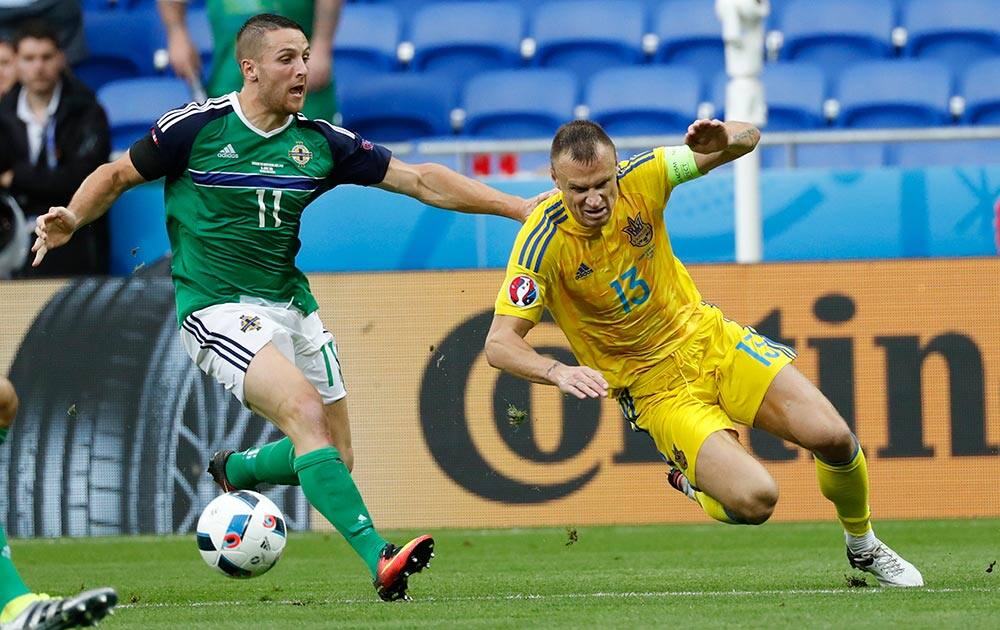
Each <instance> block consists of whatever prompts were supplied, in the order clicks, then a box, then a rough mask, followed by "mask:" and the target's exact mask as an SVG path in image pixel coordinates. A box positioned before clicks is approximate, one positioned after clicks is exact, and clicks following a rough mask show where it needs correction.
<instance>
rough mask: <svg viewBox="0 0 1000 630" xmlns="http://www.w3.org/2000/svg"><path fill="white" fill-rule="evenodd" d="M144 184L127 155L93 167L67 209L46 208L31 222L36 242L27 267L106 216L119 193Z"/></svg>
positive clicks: (34, 264)
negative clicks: (46, 210) (32, 256)
mask: <svg viewBox="0 0 1000 630" xmlns="http://www.w3.org/2000/svg"><path fill="white" fill-rule="evenodd" d="M144 181H146V180H144V179H143V178H142V176H141V175H139V171H137V170H135V166H133V164H132V159H131V158H130V157H129V154H128V153H127V152H126V153H125V155H123V156H121V157H120V158H118V159H117V160H115V161H114V162H111V163H110V164H103V165H101V166H99V167H97V170H95V171H94V172H93V173H91V174H90V175H88V176H87V179H85V180H83V183H82V184H80V188H78V189H77V191H76V193H75V194H74V195H73V198H72V199H71V200H70V202H69V206H68V207H65V208H63V207H56V208H50V209H49V211H48V212H46V213H45V214H43V215H42V216H40V217H38V219H37V220H36V221H35V236H36V238H35V244H34V245H32V246H31V251H32V252H34V253H35V259H34V260H33V261H32V262H31V266H32V267H37V266H38V265H39V264H41V262H42V259H43V258H45V254H47V253H48V252H49V250H51V249H55V248H56V247H61V246H62V245H65V244H66V243H67V242H68V241H69V239H70V238H72V236H73V233H74V232H76V231H77V230H78V229H80V228H81V227H83V226H84V225H87V224H88V223H90V222H91V221H93V220H95V219H97V218H98V217H100V216H101V215H102V214H104V213H105V212H107V211H108V208H110V207H111V204H113V203H114V202H115V200H116V199H118V197H119V196H121V194H122V193H123V192H125V191H126V190H128V189H129V188H132V187H133V186H136V185H138V184H141V183H143V182H144Z"/></svg>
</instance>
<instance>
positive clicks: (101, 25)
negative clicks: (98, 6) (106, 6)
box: [73, 7, 166, 90]
mask: <svg viewBox="0 0 1000 630" xmlns="http://www.w3.org/2000/svg"><path fill="white" fill-rule="evenodd" d="M83 27H84V34H85V35H86V38H87V49H88V50H89V52H90V56H89V57H88V58H87V59H85V60H84V61H82V62H80V63H79V64H77V65H76V66H75V67H74V68H73V71H74V73H76V75H77V76H78V77H79V78H80V79H81V80H82V81H83V82H84V83H86V84H87V85H89V86H90V87H91V89H94V90H96V89H98V88H100V87H101V86H102V85H104V84H105V83H108V82H110V81H115V80H118V79H130V78H136V77H141V76H149V75H152V74H154V73H155V72H156V68H155V66H154V63H153V61H154V60H153V55H154V53H155V51H156V50H157V49H160V48H163V47H164V46H165V45H166V37H165V35H164V33H163V29H162V28H161V26H160V19H159V17H158V16H157V15H156V9H155V7H153V8H152V9H136V10H133V11H129V12H128V13H127V14H126V13H124V12H123V11H116V10H109V11H86V12H85V13H84V16H83Z"/></svg>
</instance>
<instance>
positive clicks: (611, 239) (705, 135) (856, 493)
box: [486, 120, 923, 586]
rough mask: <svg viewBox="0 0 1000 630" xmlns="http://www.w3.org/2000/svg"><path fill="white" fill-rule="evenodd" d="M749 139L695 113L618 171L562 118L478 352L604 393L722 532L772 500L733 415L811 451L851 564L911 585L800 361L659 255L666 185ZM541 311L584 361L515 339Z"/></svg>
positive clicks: (911, 575) (835, 420)
mask: <svg viewBox="0 0 1000 630" xmlns="http://www.w3.org/2000/svg"><path fill="white" fill-rule="evenodd" d="M759 139H760V132H759V131H758V130H757V129H756V128H755V127H754V126H753V125H749V124H746V123H740V122H726V123H723V122H720V121H718V120H698V121H695V122H694V123H693V124H692V125H691V126H690V127H689V128H688V131H687V136H686V137H685V145H683V146H676V147H659V148H656V149H653V150H652V151H647V152H645V153H640V154H639V155H636V156H635V157H633V158H632V159H630V160H628V161H626V162H621V163H619V162H618V160H617V157H616V151H615V146H614V144H613V143H612V141H611V139H610V138H609V137H608V135H607V134H606V133H605V132H604V130H603V129H601V127H600V126H598V125H596V124H594V123H592V122H588V121H580V120H578V121H574V122H571V123H567V124H566V125H563V126H562V127H561V128H560V129H559V131H558V132H557V133H556V135H555V138H554V139H553V141H552V150H551V161H552V165H551V173H552V179H553V180H554V181H555V183H556V187H557V188H558V189H559V192H558V193H557V194H556V195H554V196H552V197H550V198H549V199H547V200H546V201H544V202H543V203H542V204H541V205H539V206H538V207H536V208H535V210H534V212H533V213H532V214H531V215H530V217H529V218H528V220H527V222H526V223H525V224H524V226H523V227H522V228H521V231H520V233H519V234H518V236H517V240H516V241H515V243H514V248H513V250H512V252H511V256H510V262H509V263H508V265H507V277H506V279H505V280H504V283H503V286H502V287H501V289H500V293H499V295H498V296H497V301H496V315H495V317H494V319H493V325H492V327H491V328H490V332H489V336H488V338H487V340H486V356H487V358H488V360H489V362H490V365H492V366H494V367H496V368H499V369H502V370H506V371H508V372H510V373H512V374H515V375H517V376H520V377H522V378H525V379H528V380H531V381H533V382H536V383H543V384H551V385H555V386H557V387H559V389H560V390H561V391H563V392H564V393H567V394H572V395H574V396H576V397H578V398H586V397H590V398H596V397H601V396H606V395H610V396H613V397H615V398H616V399H617V400H618V402H619V404H620V405H621V408H622V411H623V412H624V414H625V417H626V418H627V419H628V420H629V421H630V422H631V423H632V424H633V426H634V427H635V428H636V429H638V430H641V431H645V432H647V433H648V434H649V435H650V436H651V437H652V438H653V440H654V441H655V442H656V447H657V449H659V451H660V452H661V453H662V454H663V455H664V457H666V458H667V459H668V460H669V461H670V462H672V464H673V468H672V470H671V473H670V475H669V479H670V483H671V485H672V486H673V487H675V488H676V489H678V490H679V491H681V492H683V493H684V494H685V495H687V496H688V497H689V498H691V499H692V500H694V501H696V502H698V503H699V504H700V505H701V507H702V508H703V509H704V510H705V512H706V513H707V514H708V515H709V516H711V517H713V518H715V519H716V520H719V521H722V522H724V523H734V524H735V523H739V524H760V523H763V522H764V521H766V520H767V519H768V518H769V517H770V516H771V513H772V511H773V510H774V506H775V503H777V501H778V487H777V485H776V484H775V482H774V479H773V478H772V477H771V475H770V474H768V472H767V470H765V469H764V467H763V466H762V465H761V464H760V463H759V462H758V461H757V460H755V459H754V458H753V457H751V456H750V454H749V453H747V451H746V450H744V449H743V447H742V446H741V445H740V443H739V442H738V441H737V439H736V432H735V430H734V426H735V425H734V423H735V422H738V423H740V424H744V425H750V426H754V427H757V428H758V429H763V430H764V431H767V432H769V433H771V434H773V435H776V436H778V437H780V438H782V439H785V440H788V441H790V442H794V443H796V444H798V445H799V446H801V447H803V448H806V449H808V450H810V451H811V452H812V453H813V456H814V458H815V461H816V473H817V477H818V478H819V486H820V490H821V491H822V493H823V495H824V496H825V497H827V498H828V499H829V500H830V501H832V502H833V504H834V505H835V506H836V509H837V516H838V518H839V519H840V522H841V523H842V524H843V526H844V530H845V537H846V540H847V556H848V559H849V560H850V563H851V564H852V565H853V566H854V567H856V568H858V569H861V570H863V571H867V572H869V573H872V574H873V575H875V577H876V578H877V579H878V582H879V583H880V584H882V585H885V586H922V585H923V578H922V577H921V575H920V572H919V571H918V570H917V569H916V568H915V567H914V566H913V565H912V564H910V563H909V562H907V561H906V560H904V559H903V558H901V557H900V556H899V555H898V554H896V553H895V552H894V551H892V550H891V549H890V548H889V547H887V546H886V545H885V544H883V543H882V542H881V541H879V540H878V539H877V538H876V537H875V534H874V532H873V531H872V527H871V512H870V510H869V508H868V471H867V467H866V464H865V456H864V453H863V452H862V451H861V447H860V445H859V444H858V441H857V439H856V438H855V437H854V435H853V434H852V433H851V431H850V429H849V428H848V427H847V424H846V423H845V422H844V420H843V419H842V418H841V417H840V415H839V414H838V413H837V411H836V410H835V409H834V408H833V405H831V404H830V402H829V401H828V400H827V399H826V398H825V397H824V396H823V394H822V393H820V391H819V390H818V389H817V388H816V387H814V386H813V385H812V383H810V382H809V381H808V380H807V379H806V378H805V377H804V376H803V375H802V374H801V373H800V372H799V371H798V370H797V369H796V368H795V367H794V366H793V365H792V360H793V359H794V358H795V353H794V352H793V351H792V350H791V349H790V348H788V347H786V346H783V345H781V344H778V343H775V342H774V341H771V340H770V339H767V338H766V337H763V336H761V335H759V334H757V333H756V331H754V330H753V329H752V328H750V327H747V326H741V325H739V324H737V323H735V322H733V321H730V320H728V319H726V318H725V317H723V315H722V313H721V312H720V311H719V309H718V308H716V307H714V306H711V305H709V304H706V303H705V302H702V300H701V295H700V294H699V293H698V289H697V288H696V287H695V286H694V283H693V282H692V281H691V276H690V275H689V274H688V272H687V270H686V269H685V268H684V265H682V264H681V262H680V261H679V260H678V259H677V258H676V257H674V253H673V250H672V249H671V247H670V239H669V238H668V236H667V232H666V229H665V226H664V219H663V211H664V208H665V206H666V204H667V201H668V199H669V198H670V193H671V191H672V190H673V188H674V186H677V185H679V184H682V183H684V182H687V181H690V180H692V179H695V178H697V177H699V176H701V175H703V174H705V173H708V172H709V171H711V170H712V169H713V168H716V167H718V166H721V165H722V164H725V163H727V162H730V161H732V160H735V159H736V158H738V157H740V156H741V155H744V154H746V153H749V152H750V151H752V150H753V149H754V147H756V145H757V142H758V141H759ZM545 308H548V309H549V311H550V312H551V313H552V316H553V318H554V319H555V321H556V323H557V324H558V325H559V327H560V328H562V330H563V332H564V333H565V334H566V337H567V338H568V339H569V342H570V345H571V346H572V348H573V352H574V354H575V355H576V358H577V360H578V361H579V363H580V365H578V366H571V365H564V364H562V363H560V362H559V361H554V360H552V359H551V358H548V357H545V356H542V355H540V354H538V353H537V352H536V351H535V350H534V349H533V348H532V347H531V346H530V345H529V344H528V343H527V341H526V340H525V335H527V333H528V331H529V330H531V328H532V327H533V326H534V325H535V324H537V323H538V322H539V321H540V319H541V317H542V311H543V309H545Z"/></svg>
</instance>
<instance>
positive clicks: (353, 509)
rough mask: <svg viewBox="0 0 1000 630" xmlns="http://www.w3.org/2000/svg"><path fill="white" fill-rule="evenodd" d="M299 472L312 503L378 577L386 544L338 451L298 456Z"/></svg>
mask: <svg viewBox="0 0 1000 630" xmlns="http://www.w3.org/2000/svg"><path fill="white" fill-rule="evenodd" d="M295 472H297V473H298V474H299V483H301V484H302V492H303V493H304V494H305V495H306V499H308V500H309V503H310V504H311V505H312V506H313V507H314V508H316V509H317V510H319V513H320V514H322V515H323V516H324V517H326V520H328V521H330V524H331V525H333V526H334V527H335V528H336V529H337V531H338V532H340V535H341V536H343V537H344V538H345V539H347V544H349V545H350V546H351V548H353V549H354V552H355V553H357V554H358V555H359V556H361V559H362V560H364V561H365V564H367V565H368V570H369V571H371V574H372V576H374V575H375V571H376V570H377V568H378V560H379V555H380V554H381V552H382V548H383V547H385V545H386V541H385V539H384V538H382V537H381V536H379V535H378V532H377V531H375V525H374V524H373V523H372V517H371V515H370V514H368V508H366V507H365V503H364V501H363V500H362V499H361V493H360V492H358V488H357V486H355V485H354V480H353V479H352V478H351V473H349V472H348V471H347V466H345V465H344V461H343V460H342V459H340V453H339V452H338V451H337V449H335V448H334V447H332V446H327V447H325V448H321V449H319V450H316V451H312V452H311V453H306V454H305V455H300V456H299V457H296V458H295Z"/></svg>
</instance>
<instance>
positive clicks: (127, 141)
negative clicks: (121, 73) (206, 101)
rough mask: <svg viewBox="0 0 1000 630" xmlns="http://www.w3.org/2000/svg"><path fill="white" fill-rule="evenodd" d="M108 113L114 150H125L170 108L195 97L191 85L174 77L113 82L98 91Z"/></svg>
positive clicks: (99, 99)
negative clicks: (192, 96) (192, 94)
mask: <svg viewBox="0 0 1000 630" xmlns="http://www.w3.org/2000/svg"><path fill="white" fill-rule="evenodd" d="M97 100H98V101H100V103H101V105H102V106H103V107H104V111H105V112H107V114H108V123H109V124H110V125H111V149H112V150H113V151H123V150H125V149H127V148H128V147H129V146H131V144H132V143H133V142H135V141H136V140H138V139H139V137H140V136H142V135H143V134H145V133H146V132H148V131H149V128H150V127H152V126H153V123H155V122H156V121H157V119H158V118H159V117H160V116H162V115H163V114H164V112H166V111H167V110H170V109H174V108H175V107H181V106H182V105H184V104H185V103H187V102H189V101H190V100H191V93H190V91H189V90H188V86H187V84H186V83H184V81H182V80H181V79H176V78H173V77H145V78H140V79H122V80H119V81H113V82H110V83H108V84H106V85H104V87H102V88H101V89H99V90H98V91H97Z"/></svg>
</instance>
